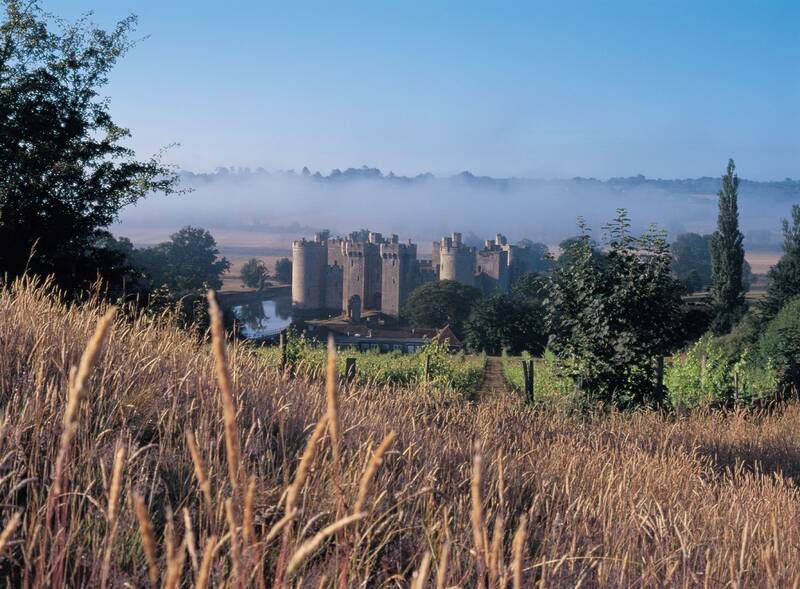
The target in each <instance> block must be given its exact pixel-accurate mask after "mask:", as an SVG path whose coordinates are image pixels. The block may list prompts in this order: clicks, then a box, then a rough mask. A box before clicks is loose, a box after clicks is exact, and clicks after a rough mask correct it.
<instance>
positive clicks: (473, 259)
mask: <svg viewBox="0 0 800 589" xmlns="http://www.w3.org/2000/svg"><path fill="white" fill-rule="evenodd" d="M292 260H293V268H292V306H293V307H294V309H295V310H296V311H299V312H301V313H309V314H316V313H336V314H342V313H343V314H345V315H346V316H347V317H348V318H349V319H351V320H353V321H359V320H360V317H361V313H362V311H365V310H374V311H380V312H382V313H384V314H385V315H389V316H392V317H399V316H400V311H401V310H402V308H403V305H404V304H405V302H406V299H407V298H408V295H409V293H410V292H411V291H412V290H414V289H415V288H416V287H417V286H420V285H421V284H425V283H426V282H432V281H435V280H455V281H457V282H460V283H462V284H466V285H469V286H474V287H477V288H479V289H480V290H481V291H483V292H484V293H487V294H488V293H493V292H507V291H508V289H509V287H510V285H511V283H512V282H513V280H514V279H515V278H516V277H518V276H520V275H521V274H523V273H525V272H527V271H528V270H530V269H531V268H532V265H533V253H532V251H531V249H530V248H528V247H520V246H516V245H510V244H509V243H508V241H507V240H506V238H505V237H504V236H503V235H501V234H499V233H498V234H497V236H496V237H495V239H493V240H487V241H486V242H485V244H484V247H483V249H480V250H479V249H478V248H475V247H469V246H467V245H465V244H464V243H462V241H461V234H460V233H453V235H452V236H449V237H443V238H442V240H441V241H435V242H433V250H432V259H431V260H430V261H428V260H419V259H417V246H416V245H415V244H413V243H412V242H411V240H408V242H407V243H400V241H399V239H398V237H397V235H391V236H390V237H389V238H388V239H386V238H384V237H383V236H382V235H381V234H380V233H374V232H371V231H370V232H353V233H351V234H350V235H348V236H347V237H344V238H341V237H337V238H331V237H330V236H329V235H328V234H327V233H318V234H317V235H316V236H315V237H314V240H313V241H308V240H306V239H302V240H297V241H295V242H294V243H293V244H292Z"/></svg>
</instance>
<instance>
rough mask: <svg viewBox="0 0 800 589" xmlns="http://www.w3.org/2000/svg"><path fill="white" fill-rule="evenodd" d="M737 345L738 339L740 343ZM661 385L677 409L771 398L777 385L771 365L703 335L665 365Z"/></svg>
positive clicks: (750, 351) (755, 356) (732, 346)
mask: <svg viewBox="0 0 800 589" xmlns="http://www.w3.org/2000/svg"><path fill="white" fill-rule="evenodd" d="M740 342H741V340H740ZM664 384H665V386H666V388H667V391H668V397H669V402H670V404H671V405H672V406H673V407H674V408H675V409H678V410H685V409H693V408H696V407H709V406H716V405H720V404H725V403H730V402H731V401H732V400H734V399H735V398H738V400H739V402H741V403H745V404H746V403H749V402H752V401H753V400H756V399H760V398H763V397H767V398H769V397H771V396H772V395H774V394H775V392H776V390H777V386H778V371H777V370H776V368H775V365H774V363H772V362H771V361H764V359H763V358H762V357H761V356H760V355H758V354H755V353H753V352H752V350H751V348H749V347H744V348H743V349H741V350H740V351H739V350H738V345H731V342H730V341H728V342H725V341H720V339H719V338H716V339H715V338H713V337H712V336H711V335H706V336H704V337H703V338H702V339H700V340H699V341H698V342H697V343H695V344H694V345H693V346H692V347H691V348H690V349H689V350H688V351H687V352H686V353H684V354H681V355H680V356H676V357H675V358H673V359H672V362H670V363H668V364H667V366H666V368H665V373H664Z"/></svg>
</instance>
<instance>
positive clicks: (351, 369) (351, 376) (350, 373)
mask: <svg viewBox="0 0 800 589" xmlns="http://www.w3.org/2000/svg"><path fill="white" fill-rule="evenodd" d="M344 362H345V365H344V374H345V380H346V381H347V382H348V383H350V382H353V381H354V380H355V379H356V359H355V358H346V359H345V361H344Z"/></svg>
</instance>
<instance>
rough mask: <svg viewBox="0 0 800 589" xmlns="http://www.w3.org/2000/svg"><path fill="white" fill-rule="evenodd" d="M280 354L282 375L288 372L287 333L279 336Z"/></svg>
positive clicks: (283, 332) (281, 333)
mask: <svg viewBox="0 0 800 589" xmlns="http://www.w3.org/2000/svg"><path fill="white" fill-rule="evenodd" d="M278 353H279V355H280V367H281V373H283V372H284V371H285V370H286V332H285V331H282V332H280V334H278Z"/></svg>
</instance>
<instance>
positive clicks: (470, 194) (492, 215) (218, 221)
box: [114, 167, 800, 250]
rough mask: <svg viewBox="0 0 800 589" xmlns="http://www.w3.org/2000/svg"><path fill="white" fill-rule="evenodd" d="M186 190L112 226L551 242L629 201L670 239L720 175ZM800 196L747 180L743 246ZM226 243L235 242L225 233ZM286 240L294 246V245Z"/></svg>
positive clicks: (711, 208) (688, 226)
mask: <svg viewBox="0 0 800 589" xmlns="http://www.w3.org/2000/svg"><path fill="white" fill-rule="evenodd" d="M181 178H182V183H181V185H182V187H183V188H187V189H191V191H190V192H188V193H186V194H183V195H176V196H170V197H164V196H153V197H150V198H148V199H146V200H144V201H142V202H140V203H139V204H137V205H136V206H133V207H128V208H127V209H125V210H124V211H123V212H122V216H121V221H120V223H119V224H118V225H117V226H115V228H114V231H115V232H116V233H118V234H121V235H125V234H126V233H133V234H134V235H137V234H140V232H141V231H142V230H144V229H147V230H149V231H152V232H155V233H159V232H160V231H162V230H163V231H162V232H163V233H164V234H166V233H168V232H170V231H172V230H174V229H176V228H178V227H180V226H183V225H187V224H192V225H200V226H203V227H207V228H209V229H212V230H217V231H218V232H221V234H222V235H223V236H230V235H233V234H236V233H240V232H242V233H244V232H250V233H253V234H294V235H305V234H311V233H313V232H314V231H315V230H318V229H323V228H326V229H330V230H332V231H333V232H334V233H345V232H349V231H351V230H353V229H358V228H362V227H368V228H371V229H373V230H376V231H381V232H383V233H398V234H400V236H401V238H403V239H405V238H413V239H415V240H418V241H420V242H426V241H429V240H431V239H433V238H436V237H439V236H441V235H443V234H448V233H450V232H452V231H461V232H463V233H464V234H465V235H468V234H470V233H474V234H475V235H476V236H478V237H481V238H483V237H488V236H492V235H494V234H495V233H496V232H498V231H500V232H503V233H505V234H506V235H507V236H508V237H509V238H510V239H512V240H518V239H522V238H530V239H533V240H535V241H542V242H545V243H548V244H556V243H558V242H559V241H560V240H562V239H564V238H566V237H569V236H571V235H574V234H575V233H576V231H577V229H576V219H577V217H578V216H579V215H580V216H582V217H584V218H585V219H586V221H587V222H588V223H589V225H590V227H592V229H593V234H594V235H595V236H596V237H598V238H599V237H600V236H601V234H602V226H603V225H604V224H605V223H606V222H607V221H609V220H610V219H611V218H612V217H613V216H614V214H615V210H616V209H617V208H619V207H624V208H627V209H628V211H629V213H630V216H631V219H632V221H633V223H634V229H637V230H641V229H644V228H645V227H646V226H647V225H648V224H649V223H657V224H658V225H659V227H661V228H664V229H667V230H668V231H669V233H670V235H671V236H672V237H674V236H675V235H677V234H679V233H682V232H686V231H695V232H699V233H708V232H711V231H713V229H714V224H715V220H716V214H717V210H716V208H717V203H716V193H717V191H718V190H719V186H720V181H719V178H710V177H705V178H698V179H688V180H660V179H659V180H654V179H647V178H645V177H643V176H635V177H629V178H612V179H609V180H597V179H592V178H572V179H552V180H544V179H528V178H491V177H482V176H474V175H472V174H471V173H469V172H462V173H461V174H457V175H454V176H450V177H435V176H433V175H431V174H420V175H418V176H415V177H403V176H395V175H393V174H391V173H389V174H383V173H382V172H381V171H380V170H377V169H374V168H366V167H363V168H358V169H348V170H345V171H344V172H341V171H339V170H334V171H333V172H332V173H331V174H329V175H327V176H323V175H321V174H319V173H314V174H312V173H310V172H309V171H308V170H307V169H304V170H303V172H300V173H295V172H293V171H290V172H273V173H270V172H266V171H263V170H257V171H250V170H228V169H224V168H220V169H218V170H217V171H216V172H214V173H210V174H194V173H190V172H183V173H181ZM799 199H800V181H796V180H790V179H786V180H784V181H778V182H755V181H748V180H746V179H742V182H741V187H740V209H741V210H740V212H741V219H742V225H743V231H744V233H745V235H746V246H747V247H748V248H750V249H759V250H766V249H774V248H777V247H779V246H780V220H781V218H783V217H785V216H787V214H788V212H789V208H790V206H791V204H792V203H793V202H797V201H798V200H799ZM222 241H223V242H224V241H231V239H230V237H223V239H222ZM287 245H288V244H287Z"/></svg>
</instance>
